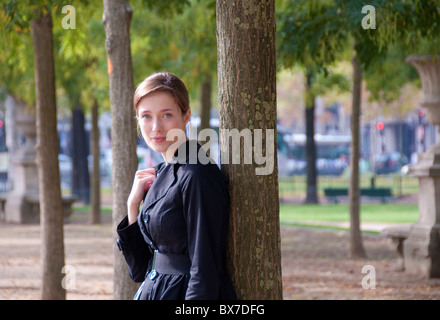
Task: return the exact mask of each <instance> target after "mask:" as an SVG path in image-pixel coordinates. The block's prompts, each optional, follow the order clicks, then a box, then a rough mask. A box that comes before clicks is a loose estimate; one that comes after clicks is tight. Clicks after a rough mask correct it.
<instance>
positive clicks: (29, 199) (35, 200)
mask: <svg viewBox="0 0 440 320" xmlns="http://www.w3.org/2000/svg"><path fill="white" fill-rule="evenodd" d="M24 199H25V201H26V203H27V204H29V205H30V208H31V209H30V211H31V215H32V217H34V219H35V221H34V222H35V223H39V222H40V198H39V197H38V195H33V194H32V195H27V196H25V198H24ZM76 200H77V199H76V197H74V196H62V199H61V201H62V204H63V216H64V219H67V218H69V217H70V216H71V214H72V212H73V210H72V205H73V203H74V202H75V201H76Z"/></svg>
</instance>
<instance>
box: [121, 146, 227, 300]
mask: <svg viewBox="0 0 440 320" xmlns="http://www.w3.org/2000/svg"><path fill="white" fill-rule="evenodd" d="M184 146H185V147H186V153H183V152H182V151H181V150H182V149H181V147H182V146H181V147H179V151H178V152H180V153H181V154H185V157H184V160H185V161H183V163H182V161H181V159H182V158H181V157H180V158H179V159H180V160H179V161H180V163H171V162H170V163H168V164H165V163H161V164H159V165H158V166H156V167H155V169H156V175H157V177H156V180H155V181H154V183H153V184H152V186H151V188H150V189H149V191H148V192H147V194H146V196H145V198H144V201H143V205H142V210H141V212H140V214H139V215H138V219H137V222H135V223H133V224H131V225H129V226H128V217H125V218H124V219H123V220H122V221H121V223H120V224H119V225H118V227H117V232H118V235H119V239H118V246H119V248H120V250H121V251H122V253H123V255H124V257H125V260H126V262H127V264H128V268H129V272H130V276H131V278H132V279H133V280H134V281H135V282H143V283H142V284H141V286H140V287H139V290H138V292H137V294H136V296H135V299H140V300H190V299H197V300H208V299H236V296H235V292H234V289H233V287H232V283H231V281H230V278H229V276H228V275H227V273H226V267H225V260H224V253H225V246H226V238H227V232H228V224H229V193H228V189H227V185H226V181H225V177H224V176H223V175H222V173H221V171H220V170H219V168H218V167H217V165H215V164H210V163H208V164H202V163H200V162H199V161H198V157H197V153H198V152H199V150H200V148H201V147H200V145H199V144H197V143H196V142H195V141H187V142H186V143H185V144H184ZM201 151H202V152H203V149H201ZM178 152H176V154H175V156H176V155H177V154H178ZM194 159H196V162H197V163H194V162H195V161H194Z"/></svg>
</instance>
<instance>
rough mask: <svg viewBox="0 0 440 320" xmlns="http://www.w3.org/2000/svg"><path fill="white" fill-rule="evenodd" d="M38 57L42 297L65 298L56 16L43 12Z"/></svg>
mask: <svg viewBox="0 0 440 320" xmlns="http://www.w3.org/2000/svg"><path fill="white" fill-rule="evenodd" d="M31 27H32V33H33V35H32V36H33V45H34V59H35V96H36V118H37V140H38V143H37V165H38V175H39V189H40V215H41V217H40V225H41V235H42V246H41V259H42V266H43V276H42V286H41V298H42V299H43V300H49V299H50V300H55V299H57V300H64V299H65V298H66V291H65V289H64V288H63V286H62V268H63V266H64V235H63V219H64V217H63V205H62V199H61V185H60V169H59V164H58V134H57V107H56V98H55V69H54V56H53V39H52V37H53V35H52V17H51V14H50V12H47V13H46V14H44V15H43V14H42V13H41V12H40V13H39V15H38V16H37V18H35V19H34V20H32V22H31Z"/></svg>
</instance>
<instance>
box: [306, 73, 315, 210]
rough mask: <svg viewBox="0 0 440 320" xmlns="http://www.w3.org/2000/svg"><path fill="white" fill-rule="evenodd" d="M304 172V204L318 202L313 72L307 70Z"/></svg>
mask: <svg viewBox="0 0 440 320" xmlns="http://www.w3.org/2000/svg"><path fill="white" fill-rule="evenodd" d="M306 78H307V79H306V81H307V83H306V90H307V91H306V109H305V112H306V163H307V166H306V173H307V190H306V199H305V201H304V203H306V204H317V203H318V191H317V189H318V188H317V177H318V171H317V168H316V143H315V96H314V94H313V93H312V84H313V73H312V71H311V70H307V74H306Z"/></svg>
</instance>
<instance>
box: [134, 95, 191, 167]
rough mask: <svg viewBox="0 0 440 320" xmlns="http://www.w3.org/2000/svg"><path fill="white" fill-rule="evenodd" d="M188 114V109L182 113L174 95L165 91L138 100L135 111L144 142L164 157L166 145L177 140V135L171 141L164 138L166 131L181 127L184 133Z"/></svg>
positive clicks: (189, 114)
mask: <svg viewBox="0 0 440 320" xmlns="http://www.w3.org/2000/svg"><path fill="white" fill-rule="evenodd" d="M190 116H191V111H190V110H189V109H188V111H187V112H186V114H182V111H181V109H180V107H179V106H178V104H177V103H176V101H175V100H174V97H173V96H171V94H169V93H167V92H157V93H153V94H151V95H149V96H147V97H144V98H143V99H142V100H141V101H140V102H139V105H138V111H137V117H138V121H139V127H140V130H141V133H142V136H143V137H144V139H145V142H146V143H147V144H148V146H149V147H150V148H151V149H153V150H154V151H156V152H160V153H162V155H163V156H164V158H165V154H166V152H167V150H168V147H169V146H170V145H171V144H173V143H174V142H175V141H177V137H176V138H175V139H174V140H172V141H167V140H166V137H167V133H168V131H169V130H171V129H181V130H182V132H183V133H185V132H186V124H187V123H188V121H189V119H190ZM165 160H166V158H165Z"/></svg>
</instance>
